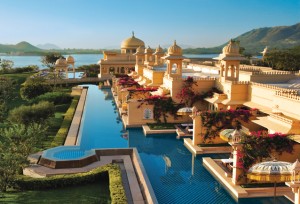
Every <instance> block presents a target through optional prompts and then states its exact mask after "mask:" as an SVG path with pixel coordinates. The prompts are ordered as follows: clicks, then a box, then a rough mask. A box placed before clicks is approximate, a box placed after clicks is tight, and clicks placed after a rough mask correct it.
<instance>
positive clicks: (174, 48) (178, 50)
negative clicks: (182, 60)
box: [168, 40, 182, 55]
mask: <svg viewBox="0 0 300 204" xmlns="http://www.w3.org/2000/svg"><path fill="white" fill-rule="evenodd" d="M168 55H182V49H181V47H179V46H178V45H176V40H174V44H173V45H172V46H171V47H169V48H168Z"/></svg>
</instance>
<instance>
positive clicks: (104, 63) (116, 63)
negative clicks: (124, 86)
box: [98, 33, 145, 79]
mask: <svg viewBox="0 0 300 204" xmlns="http://www.w3.org/2000/svg"><path fill="white" fill-rule="evenodd" d="M139 46H141V47H145V43H144V42H143V41H142V40H140V39H138V38H136V37H135V36H134V33H132V36H131V37H130V38H127V39H125V40H123V42H122V43H121V53H118V52H113V51H103V59H101V60H100V61H99V62H98V64H99V65H100V74H99V75H98V77H99V78H103V79H105V78H111V74H112V73H113V74H128V73H129V72H130V71H131V70H134V66H135V60H136V59H135V56H134V55H133V54H134V53H136V50H137V48H138V47H139Z"/></svg>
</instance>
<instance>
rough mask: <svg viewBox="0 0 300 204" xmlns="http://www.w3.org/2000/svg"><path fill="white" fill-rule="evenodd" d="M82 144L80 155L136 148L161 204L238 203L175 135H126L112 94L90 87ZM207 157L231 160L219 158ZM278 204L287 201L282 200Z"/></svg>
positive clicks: (268, 200) (264, 201)
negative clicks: (91, 150)
mask: <svg viewBox="0 0 300 204" xmlns="http://www.w3.org/2000/svg"><path fill="white" fill-rule="evenodd" d="M79 141H80V151H81V152H82V151H87V150H90V149H93V148H118V147H136V148H137V150H138V152H139V154H140V157H141V160H142V162H143V165H144V167H145V169H146V172H147V175H148V177H149V180H150V182H151V185H152V187H153V190H154V192H155V194H156V197H157V200H158V202H159V203H161V204H168V203H170V204H176V203H178V204H180V203H184V204H185V203H212V204H215V203H217V204H218V203H236V201H235V200H233V199H232V198H231V196H230V195H229V194H228V193H227V192H226V190H224V189H223V187H222V186H221V185H220V184H219V183H218V182H217V181H216V180H215V179H214V178H213V177H212V176H211V175H210V174H209V173H208V171H206V169H205V168H204V167H203V166H202V156H197V157H193V156H192V154H191V153H190V152H189V151H188V150H187V149H186V148H185V147H184V145H183V141H182V140H178V139H176V135H175V134H168V135H152V136H150V137H149V136H147V137H145V136H144V134H143V132H142V129H141V128H133V129H129V130H127V131H125V130H124V129H123V125H122V122H121V121H120V118H119V116H118V113H117V111H116V107H115V104H114V102H113V101H112V97H111V92H110V90H104V91H103V90H99V89H98V87H97V86H93V85H91V86H89V91H88V95H87V99H86V108H85V111H84V114H83V119H82V126H81V129H80V134H79ZM81 152H80V153H79V155H81ZM56 156H58V157H59V158H60V159H74V157H76V154H68V153H67V151H66V152H61V153H59V154H58V155H56ZM206 156H209V157H214V158H220V157H225V158H226V157H228V155H223V156H221V155H218V154H216V155H206ZM272 202H273V199H272V198H264V199H250V200H249V199H244V200H241V201H239V203H242V204H248V203H262V204H267V203H272ZM277 203H288V201H287V200H286V199H284V198H279V199H277Z"/></svg>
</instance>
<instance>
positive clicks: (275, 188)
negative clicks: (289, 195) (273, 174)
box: [274, 181, 276, 203]
mask: <svg viewBox="0 0 300 204" xmlns="http://www.w3.org/2000/svg"><path fill="white" fill-rule="evenodd" d="M274 203H276V181H275V183H274Z"/></svg>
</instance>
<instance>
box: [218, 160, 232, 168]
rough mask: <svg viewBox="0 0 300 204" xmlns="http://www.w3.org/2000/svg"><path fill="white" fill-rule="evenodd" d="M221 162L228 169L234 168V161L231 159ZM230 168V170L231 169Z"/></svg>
mask: <svg viewBox="0 0 300 204" xmlns="http://www.w3.org/2000/svg"><path fill="white" fill-rule="evenodd" d="M221 162H222V163H223V164H224V166H226V167H227V168H229V167H231V168H232V164H233V159H232V158H229V159H221ZM231 168H230V169H231Z"/></svg>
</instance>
